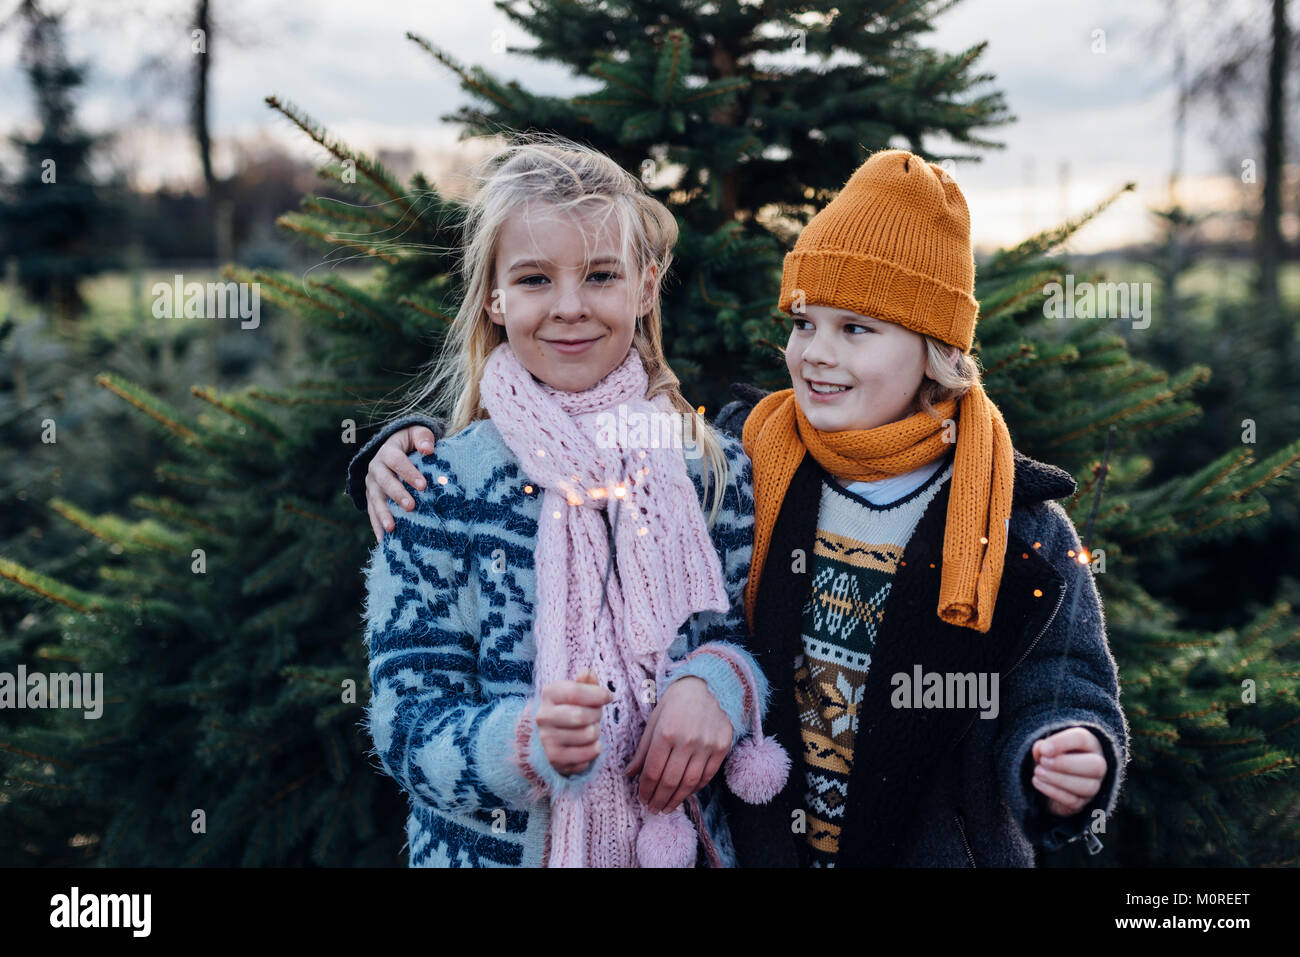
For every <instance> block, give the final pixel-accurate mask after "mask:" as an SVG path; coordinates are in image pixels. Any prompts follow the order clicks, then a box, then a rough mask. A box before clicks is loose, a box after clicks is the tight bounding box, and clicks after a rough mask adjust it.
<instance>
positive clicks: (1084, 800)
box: [1031, 728, 1106, 817]
mask: <svg viewBox="0 0 1300 957" xmlns="http://www.w3.org/2000/svg"><path fill="white" fill-rule="evenodd" d="M1031 753H1032V754H1033V756H1034V787H1036V788H1037V789H1038V790H1039V791H1041V792H1043V794H1044V795H1046V796H1047V798H1048V802H1047V809H1048V810H1049V811H1051V812H1052V813H1053V814H1055V815H1057V816H1059V817H1069V816H1070V815H1071V814H1077V813H1079V811H1081V810H1083V809H1084V808H1085V807H1087V806H1088V802H1089V801H1091V800H1092V799H1093V798H1094V797H1096V795H1097V792H1098V791H1100V790H1101V782H1102V779H1103V778H1105V777H1106V755H1105V754H1104V753H1103V752H1102V750H1101V742H1100V741H1098V740H1097V736H1096V735H1095V734H1093V733H1092V732H1091V731H1089V730H1088V729H1087V728H1066V729H1065V730H1064V731H1058V732H1056V733H1055V734H1051V735H1048V736H1047V737H1045V738H1040V739H1039V740H1037V741H1035V742H1034V747H1033V750H1032V752H1031Z"/></svg>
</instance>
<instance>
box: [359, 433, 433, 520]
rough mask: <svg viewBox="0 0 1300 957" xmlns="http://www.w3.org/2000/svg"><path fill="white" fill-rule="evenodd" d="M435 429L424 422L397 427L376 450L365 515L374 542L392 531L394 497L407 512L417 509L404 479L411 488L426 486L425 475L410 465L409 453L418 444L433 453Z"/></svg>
mask: <svg viewBox="0 0 1300 957" xmlns="http://www.w3.org/2000/svg"><path fill="white" fill-rule="evenodd" d="M433 442H434V440H433V432H432V431H431V430H429V429H427V428H425V427H424V426H423V425H412V426H408V427H407V428H405V429H398V430H397V431H396V432H394V433H393V434H392V435H390V436H389V437H388V438H387V439H386V440H385V441H384V444H383V445H381V446H380V447H379V450H378V451H377V452H375V455H374V457H373V458H372V459H371V460H370V467H369V468H368V469H366V514H368V515H369V516H370V527H371V529H372V530H373V531H374V533H375V541H376V542H382V541H383V540H384V532H391V531H392V530H393V529H394V528H395V527H396V526H395V525H394V524H393V513H392V512H390V511H389V510H388V500H389V499H390V498H391V499H392V500H393V501H394V502H396V503H397V504H398V505H400V506H402V508H404V509H406V510H407V511H408V512H409V511H411V509H413V508H415V500H414V499H413V498H411V495H410V493H409V492H407V491H406V486H404V485H402V480H403V479H405V480H406V482H408V483H409V484H410V485H411V487H412V488H416V489H423V488H424V484H425V483H424V476H423V475H421V474H420V470H419V469H417V468H416V467H415V466H414V465H412V464H411V460H410V459H408V458H407V457H406V456H407V455H409V454H410V453H411V452H412V451H413V450H414V449H416V448H417V447H418V448H419V450H420V451H421V452H423V453H424V454H425V455H432V454H433Z"/></svg>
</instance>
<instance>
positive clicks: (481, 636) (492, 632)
mask: <svg viewBox="0 0 1300 957" xmlns="http://www.w3.org/2000/svg"><path fill="white" fill-rule="evenodd" d="M718 439H719V441H720V442H721V443H722V446H723V448H724V450H725V452H726V457H727V462H728V468H729V480H728V484H727V487H726V490H725V494H724V495H723V500H722V504H721V508H720V510H719V513H718V516H717V519H716V522H715V523H714V525H713V527H712V528H711V529H710V536H711V540H712V542H713V544H714V547H715V548H716V550H717V553H718V558H719V560H720V561H721V564H722V571H723V576H724V579H725V582H726V590H727V594H728V597H729V599H730V604H731V608H730V610H729V611H728V612H726V613H720V612H703V613H699V614H696V615H694V616H692V617H691V618H690V619H688V620H687V621H686V622H685V623H684V624H683V625H682V627H681V629H680V630H679V632H678V635H677V638H676V640H675V641H674V642H673V644H672V646H671V648H670V649H669V656H670V657H671V658H672V659H673V660H674V662H675V664H674V665H672V666H671V667H670V669H669V671H668V674H667V676H666V678H665V679H664V681H663V683H662V685H661V687H659V688H658V689H656V694H658V695H662V693H663V691H664V690H665V689H666V688H667V686H668V685H669V684H671V683H672V682H673V681H677V680H679V679H681V678H683V677H686V676H687V675H694V676H696V677H699V678H701V679H703V680H704V681H705V682H706V684H707V685H708V687H709V690H710V691H711V692H712V693H713V695H714V697H715V698H716V699H717V701H718V704H719V706H720V707H721V708H722V710H723V711H724V712H726V714H727V716H728V717H729V718H730V720H731V724H732V728H733V744H734V743H735V742H738V741H739V740H740V739H741V737H743V736H744V735H745V734H747V733H748V732H749V730H750V729H749V716H748V714H747V713H746V711H745V708H744V701H745V695H746V692H747V691H748V693H751V694H754V695H755V696H756V699H757V701H758V703H759V709H760V716H761V715H762V714H764V713H765V712H766V704H767V696H768V686H767V681H766V679H765V677H764V676H763V674H762V671H761V669H760V668H759V667H758V665H757V663H756V662H755V660H754V658H753V657H752V656H751V655H750V654H749V652H748V651H747V650H745V649H744V647H743V646H744V644H745V642H746V641H747V639H746V629H745V620H744V590H745V583H746V581H747V579H748V576H749V562H750V555H751V551H752V537H753V487H752V469H751V465H750V462H749V459H748V457H747V456H746V455H745V453H744V451H743V449H742V448H741V445H740V442H739V441H738V440H737V439H735V438H733V437H731V436H730V435H725V434H721V433H719V434H718ZM410 460H411V462H412V463H413V464H414V465H415V466H416V467H417V468H418V469H419V470H420V472H421V474H422V475H423V476H424V478H425V481H426V487H425V489H424V490H412V492H411V494H412V496H413V497H414V499H415V501H416V508H415V510H414V511H412V512H407V511H405V510H404V509H402V508H400V507H399V506H397V505H396V504H395V503H394V502H392V501H391V500H390V501H389V503H388V505H389V510H390V512H391V513H392V516H393V519H394V522H395V525H396V527H395V529H394V531H393V532H391V533H389V534H386V535H385V536H384V538H383V540H382V541H381V542H380V543H379V544H378V545H376V546H375V548H374V549H373V551H372V552H371V556H370V562H369V564H368V566H367V568H366V608H365V616H364V617H365V641H366V647H367V650H368V654H369V673H370V683H371V689H372V690H371V701H370V705H369V707H368V708H367V709H366V721H367V724H368V727H369V731H370V734H371V736H372V738H373V741H374V748H373V750H372V751H371V753H372V754H373V755H375V756H377V757H378V758H379V760H380V763H381V765H382V770H383V771H384V772H385V773H387V774H389V775H391V776H392V777H393V778H394V779H395V780H396V781H397V782H398V783H399V784H400V785H401V787H402V789H403V790H404V791H405V792H406V794H407V797H408V800H409V803H410V808H411V812H410V814H409V816H408V818H407V822H406V836H407V845H408V848H409V864H410V866H411V867H521V866H522V867H538V866H544V865H545V862H546V854H547V843H546V835H547V830H548V822H549V795H550V794H552V793H556V792H557V790H558V789H561V788H565V789H570V788H581V787H583V786H584V784H585V783H586V781H587V780H589V779H590V778H591V777H592V776H593V773H594V771H595V769H596V768H597V767H598V766H599V762H600V761H601V760H603V759H604V752H602V753H601V755H600V757H598V758H597V759H596V761H595V762H593V763H592V765H591V766H590V767H589V768H588V769H587V770H586V771H584V772H582V773H581V774H576V775H571V776H565V775H562V774H560V773H559V772H558V771H556V770H555V769H554V768H552V767H551V766H550V764H549V762H548V761H547V760H546V755H545V751H544V750H543V748H542V746H541V743H540V741H539V739H538V736H537V735H536V734H535V733H530V724H531V714H532V712H533V711H534V710H535V704H536V699H535V698H534V697H533V694H534V689H533V661H534V659H535V657H536V646H535V643H534V638H533V628H532V625H533V609H534V603H535V600H536V571H535V568H534V563H533V554H534V548H535V546H536V541H537V522H538V518H539V514H540V510H541V500H542V489H540V488H537V487H536V486H535V485H532V484H531V483H530V482H529V481H528V477H527V476H526V475H525V474H524V473H523V471H522V469H521V468H520V466H519V462H518V460H517V459H516V458H515V457H514V455H513V453H512V452H511V451H510V450H509V448H508V447H507V446H506V444H505V442H504V441H503V440H502V438H501V435H500V433H499V432H498V430H497V428H496V426H495V425H494V424H493V423H492V421H491V420H490V419H482V420H479V421H476V422H474V423H472V424H471V425H469V426H468V427H466V428H465V429H462V430H461V431H460V432H458V433H456V434H455V435H452V436H449V437H447V438H441V439H439V440H438V443H437V448H436V450H435V452H434V454H432V455H430V456H424V455H421V454H420V453H419V452H413V453H411V455H410ZM686 461H687V468H688V471H689V472H690V474H691V478H692V480H693V482H694V484H695V488H696V491H697V493H698V494H699V498H700V502H701V507H704V503H705V501H706V499H705V488H704V476H703V464H704V459H703V458H702V457H696V458H691V457H688V458H687V460H686ZM712 494H713V490H712V488H710V489H709V498H708V502H709V503H710V504H711V503H712ZM718 646H724V647H726V648H727V650H729V651H732V652H734V653H736V654H739V655H741V656H743V658H744V659H745V661H746V663H747V664H748V665H749V670H750V672H751V674H752V675H753V676H754V678H753V680H754V682H755V684H756V685H757V686H758V687H756V688H752V689H746V688H745V687H744V685H743V684H742V679H741V678H740V676H739V675H738V673H737V671H736V670H735V668H734V667H733V666H732V665H731V664H729V663H728V662H727V661H726V659H725V658H724V657H722V656H721V655H715V654H710V653H709V652H710V649H711V648H716V647H718ZM655 700H658V698H656V699H655ZM526 708H527V709H528V713H527V714H526V713H525V709H526ZM521 716H522V717H523V721H522V722H521V720H520V719H521ZM520 742H527V743H526V744H523V745H522V750H523V752H524V753H522V754H521V753H520ZM722 786H724V785H723V784H722V782H721V775H717V776H715V779H714V781H713V782H711V783H710V784H708V785H706V786H705V787H704V788H703V789H701V790H700V791H699V792H698V793H697V794H696V795H694V796H693V797H692V798H690V799H689V800H688V801H687V802H685V804H684V806H685V807H686V808H687V810H688V813H689V814H690V815H691V817H692V819H693V820H694V822H695V825H696V830H697V832H698V833H699V834H700V848H699V859H700V860H701V861H703V862H705V863H707V864H710V865H712V866H723V867H727V866H734V865H735V857H734V851H733V850H732V844H731V838H730V834H729V833H728V830H727V826H726V822H725V820H724V819H723V816H722V813H721V807H720V805H719V802H718V801H717V800H716V789H717V788H720V787H722Z"/></svg>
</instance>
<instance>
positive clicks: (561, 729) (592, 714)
mask: <svg viewBox="0 0 1300 957" xmlns="http://www.w3.org/2000/svg"><path fill="white" fill-rule="evenodd" d="M613 698H614V696H613V695H612V694H610V693H609V689H607V688H605V687H603V686H602V685H601V684H600V679H599V678H597V677H596V673H595V672H593V671H592V670H591V669H590V668H584V669H583V670H582V673H581V674H579V675H578V680H577V681H552V682H551V683H550V684H548V685H547V686H546V687H544V688H543V689H542V702H541V704H540V705H538V707H537V714H536V716H535V717H534V721H536V723H537V736H538V738H540V739H541V742H542V749H543V750H544V751H545V752H546V760H548V761H550V762H551V767H553V768H555V770H557V771H559V772H560V773H561V774H564V775H569V774H579V773H581V772H583V771H585V770H587V768H588V767H589V766H590V765H591V762H592V761H594V760H596V756H597V755H598V754H600V711H601V709H602V708H603V707H604V706H605V705H607V704H608V703H609V702H610V701H612V700H613Z"/></svg>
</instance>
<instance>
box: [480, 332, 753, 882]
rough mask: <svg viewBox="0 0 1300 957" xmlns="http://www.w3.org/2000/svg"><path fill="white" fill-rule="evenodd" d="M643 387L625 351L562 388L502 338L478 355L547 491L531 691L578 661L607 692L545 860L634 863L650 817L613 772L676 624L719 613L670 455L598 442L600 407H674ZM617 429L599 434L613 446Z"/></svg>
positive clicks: (704, 543)
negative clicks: (588, 378)
mask: <svg viewBox="0 0 1300 957" xmlns="http://www.w3.org/2000/svg"><path fill="white" fill-rule="evenodd" d="M647 385H648V380H647V378H646V372H645V368H644V366H643V365H642V362H641V357H640V355H639V354H638V353H637V351H636V349H630V350H629V351H628V354H627V357H626V358H625V359H624V360H623V362H622V363H621V364H620V365H619V366H618V367H617V368H615V369H614V370H613V371H612V372H610V373H609V374H608V375H607V376H605V377H604V378H603V379H601V380H600V381H599V382H597V383H596V384H595V385H593V386H591V387H590V388H589V389H586V390H584V391H582V392H566V391H563V390H561V389H556V388H553V387H551V386H549V385H546V384H545V383H542V382H538V381H537V380H535V379H534V378H533V376H532V374H531V373H529V372H528V370H527V369H525V368H524V367H523V365H521V364H520V362H519V359H518V357H517V356H516V355H515V352H514V350H513V349H512V348H511V347H510V344H509V343H508V342H504V343H502V344H501V345H500V346H498V347H497V348H496V349H494V350H493V352H492V354H491V355H490V356H489V357H488V361H487V364H486V367H485V369H484V373H483V379H482V381H481V382H480V384H479V389H480V392H481V394H482V401H483V405H484V407H485V408H486V409H487V412H488V415H489V416H491V418H492V422H493V424H494V425H495V426H496V427H497V430H498V431H499V432H500V433H501V437H502V438H503V439H504V440H505V443H506V445H507V446H509V448H510V450H511V451H512V452H513V453H514V454H515V456H516V457H517V458H518V459H519V462H520V465H521V467H522V469H523V471H524V473H525V474H526V475H527V476H528V477H529V478H530V479H531V480H532V481H533V482H534V483H536V484H537V485H538V486H539V487H541V488H542V489H544V490H545V491H544V494H543V496H542V508H541V515H540V517H539V519H538V531H537V546H536V549H535V552H534V560H535V565H536V570H537V600H536V615H535V618H534V622H533V634H534V638H535V641H536V645H537V658H536V662H535V665H534V685H535V687H534V694H535V695H536V696H538V697H540V694H541V689H542V688H544V687H545V686H546V685H548V684H550V683H551V682H553V681H560V680H564V679H568V680H572V679H574V678H576V677H577V675H578V673H579V672H580V671H581V670H582V669H583V668H591V669H592V670H593V671H595V673H596V674H597V675H598V676H599V678H600V682H601V684H602V685H604V686H605V687H607V688H609V687H611V685H612V688H613V700H612V701H611V702H610V703H609V704H607V705H606V706H605V707H604V709H603V711H602V717H601V740H602V742H603V752H602V754H601V759H598V760H601V763H600V765H599V767H597V769H596V772H595V773H594V775H593V777H592V779H591V780H590V781H589V782H588V784H587V786H586V788H585V789H583V790H582V793H581V794H580V795H577V796H574V795H571V794H566V793H559V794H554V795H552V798H551V822H550V856H549V858H548V866H551V867H582V866H587V867H635V866H637V864H638V863H640V862H638V860H637V835H638V832H639V831H640V828H641V825H642V822H643V821H644V819H645V816H646V814H648V813H649V812H648V811H647V810H646V809H645V807H644V805H642V804H641V802H640V800H639V799H638V797H637V793H636V792H637V782H636V781H635V780H628V779H627V777H626V775H625V774H624V771H625V769H626V768H627V766H628V764H629V762H630V761H631V759H632V755H633V754H634V753H635V751H636V747H637V744H638V743H639V741H640V738H641V734H642V732H643V731H644V729H645V724H646V720H647V718H648V717H649V715H650V712H651V711H652V710H653V707H654V701H655V694H654V689H655V688H657V687H658V684H659V682H660V681H661V680H662V678H663V676H664V669H665V668H666V666H667V663H668V655H667V651H668V647H669V645H671V644H672V643H673V640H674V638H675V637H676V635H677V631H678V629H679V628H680V627H681V625H682V623H683V622H684V621H686V619H687V618H689V617H690V616H691V615H693V614H695V613H697V612H701V611H726V610H727V608H728V603H727V593H726V589H725V586H724V582H723V575H722V568H721V563H720V562H719V561H718V556H717V552H716V551H715V550H714V547H713V543H712V542H711V541H710V539H709V534H708V529H707V527H706V525H705V521H704V516H703V514H702V512H701V509H700V505H699V498H698V497H697V494H696V491H695V487H694V485H693V484H692V482H691V479H690V476H689V475H688V474H687V471H686V462H685V458H684V456H683V453H682V450H681V449H680V448H673V447H671V445H665V447H662V448H645V449H641V448H625V447H613V448H601V447H600V446H599V445H598V443H597V436H598V434H599V433H600V428H599V426H600V425H601V422H600V421H599V420H598V416H599V414H600V413H601V412H609V413H612V414H613V415H614V416H615V420H617V416H618V407H619V406H620V405H623V406H625V407H626V412H627V415H628V416H629V421H636V420H635V419H633V418H632V416H633V414H634V413H641V414H645V415H648V416H651V418H649V419H647V420H644V421H648V422H655V421H656V418H655V414H656V413H658V414H659V415H663V414H665V413H673V412H674V410H673V407H672V405H671V403H670V402H669V400H668V397H667V396H665V395H659V396H656V397H655V399H654V400H653V401H651V400H647V399H646V397H645V394H646V388H647ZM607 421H608V420H606V422H607ZM617 431H618V430H616V429H606V430H605V433H604V434H605V435H606V436H611V435H612V436H613V437H614V438H615V440H616V442H617V439H618V438H619V436H617V435H616V434H615V433H617ZM627 431H629V432H630V431H631V430H627ZM656 431H657V430H656ZM651 434H655V432H652V433H651ZM623 438H626V436H623ZM616 442H615V444H616ZM604 444H610V443H609V442H608V441H607V442H605V443H604ZM611 500H613V501H615V502H616V505H615V506H611V505H610V503H611ZM601 510H607V514H609V515H611V516H614V518H615V525H616V527H615V529H614V541H615V552H614V554H615V561H614V567H615V569H616V571H617V575H610V576H609V584H608V591H607V596H606V597H607V601H608V608H606V609H604V610H603V611H602V608H601V587H602V582H603V581H604V579H605V567H606V565H607V563H608V560H609V526H608V525H607V524H606V522H605V519H604V518H602V516H601V514H600V511H601ZM615 715H617V716H618V718H617V720H615ZM602 759H603V760H602ZM676 813H682V809H681V808H678V810H677V812H676Z"/></svg>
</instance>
